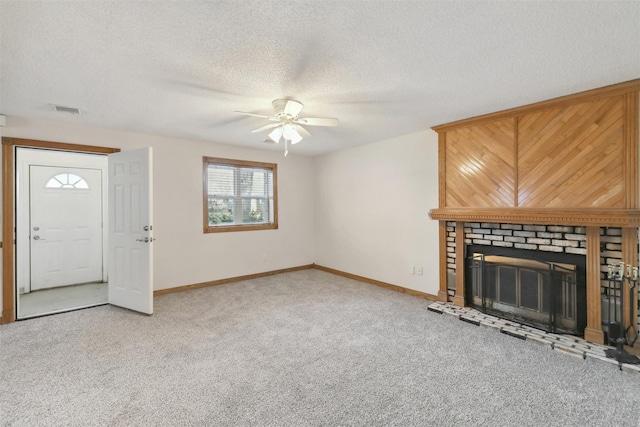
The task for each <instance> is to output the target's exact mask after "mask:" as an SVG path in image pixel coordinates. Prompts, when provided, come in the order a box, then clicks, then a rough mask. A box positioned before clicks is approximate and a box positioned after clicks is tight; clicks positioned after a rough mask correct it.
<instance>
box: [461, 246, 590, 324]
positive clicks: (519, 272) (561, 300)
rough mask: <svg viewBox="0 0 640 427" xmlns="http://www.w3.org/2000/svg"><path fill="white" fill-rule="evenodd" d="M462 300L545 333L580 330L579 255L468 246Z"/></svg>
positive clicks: (582, 258)
mask: <svg viewBox="0 0 640 427" xmlns="http://www.w3.org/2000/svg"><path fill="white" fill-rule="evenodd" d="M466 254H467V256H466V259H465V269H466V272H465V304H466V305H468V306H471V307H473V308H476V309H477V310H479V311H481V312H483V313H486V314H491V315H494V316H497V317H501V318H503V319H507V320H511V321H515V322H518V323H522V324H526V325H529V326H533V327H536V328H539V329H542V330H544V331H546V332H550V333H566V334H572V335H576V336H582V335H583V334H584V328H585V326H586V316H587V312H586V303H587V300H586V274H585V273H586V271H585V270H586V263H585V256H584V255H577V254H565V253H562V254H558V253H554V252H543V251H533V250H527V249H515V248H511V247H500V246H487V245H468V246H467V248H466Z"/></svg>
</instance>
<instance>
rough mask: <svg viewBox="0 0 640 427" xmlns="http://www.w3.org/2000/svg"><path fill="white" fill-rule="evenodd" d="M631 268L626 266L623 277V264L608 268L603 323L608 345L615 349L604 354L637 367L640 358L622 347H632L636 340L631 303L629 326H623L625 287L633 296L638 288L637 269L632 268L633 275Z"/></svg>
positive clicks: (636, 334) (636, 332) (636, 333)
mask: <svg viewBox="0 0 640 427" xmlns="http://www.w3.org/2000/svg"><path fill="white" fill-rule="evenodd" d="M631 272H632V268H631V266H630V265H627V274H626V275H625V266H624V263H620V266H619V267H617V266H611V265H610V266H609V271H608V274H607V279H608V281H609V288H608V292H607V295H606V303H607V319H606V320H604V321H603V323H604V324H605V325H606V326H607V339H608V341H609V344H610V345H615V346H616V348H615V349H608V350H605V354H606V355H607V357H608V358H611V359H615V360H616V361H618V363H629V364H634V365H638V364H640V358H638V357H637V356H635V355H633V354H630V353H629V352H628V351H626V350H625V348H624V345H625V344H626V345H628V346H629V347H633V344H634V343H635V342H636V341H637V340H638V331H637V330H636V327H635V326H634V325H635V321H636V320H637V319H634V316H633V314H634V310H633V304H634V302H633V301H631V304H629V309H630V314H629V322H630V324H629V325H627V326H626V327H625V325H624V315H623V310H624V294H625V292H624V291H625V286H628V287H629V294H630V295H632V296H633V294H634V292H633V291H634V289H635V288H636V287H637V286H638V281H639V280H640V279H639V278H638V267H634V268H633V275H632V274H631Z"/></svg>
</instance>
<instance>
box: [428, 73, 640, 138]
mask: <svg viewBox="0 0 640 427" xmlns="http://www.w3.org/2000/svg"><path fill="white" fill-rule="evenodd" d="M637 91H640V79H634V80H629V81H626V82H622V83H617V84H613V85H610V86H605V87H600V88H597V89H592V90H588V91H584V92H579V93H574V94H571V95H566V96H561V97H559V98H553V99H548V100H545V101H541V102H536V103H534V104H528V105H523V106H521V107H516V108H510V109H508V110H503V111H496V112H495V113H490V114H485V115H482V116H477V117H471V118H469V119H464V120H458V121H456V122H451V123H444V124H441V125H438V126H434V127H432V129H433V130H434V131H436V132H438V133H440V132H449V131H450V130H453V129H459V128H461V127H466V126H475V125H477V124H482V123H487V122H492V121H495V120H501V119H504V118H510V117H515V116H521V115H524V114H530V113H533V112H536V111H539V110H544V109H547V108H556V107H563V106H567V105H574V104H579V103H582V102H589V101H594V100H598V99H601V98H606V97H611V96H617V95H624V94H626V93H629V92H637Z"/></svg>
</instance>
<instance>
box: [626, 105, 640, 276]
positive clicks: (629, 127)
mask: <svg viewBox="0 0 640 427" xmlns="http://www.w3.org/2000/svg"><path fill="white" fill-rule="evenodd" d="M638 114H639V108H638V92H630V93H627V94H626V95H625V96H624V116H625V118H624V137H623V138H624V149H625V154H624V160H623V161H624V177H625V182H624V189H625V207H626V208H629V209H638V208H639V207H640V206H639V205H638V203H639V202H638V197H639V195H638V191H639V190H638V185H639V184H638V179H639V177H638V144H640V140H639V135H638V120H640V119H639V117H638ZM634 265H635V264H634Z"/></svg>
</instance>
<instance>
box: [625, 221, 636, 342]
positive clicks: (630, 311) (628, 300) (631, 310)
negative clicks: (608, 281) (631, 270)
mask: <svg viewBox="0 0 640 427" xmlns="http://www.w3.org/2000/svg"><path fill="white" fill-rule="evenodd" d="M622 262H624V263H625V265H627V264H631V266H634V267H635V266H637V265H638V229H637V228H623V229H622ZM625 274H626V271H625ZM622 289H623V292H624V293H625V294H624V298H623V301H624V307H623V308H622V314H623V324H624V325H626V326H629V325H632V324H633V326H634V328H635V329H636V330H637V329H638V325H637V323H638V292H637V288H634V289H633V290H631V289H630V288H629V286H627V285H626V284H625V285H624V286H623V287H622Z"/></svg>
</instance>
